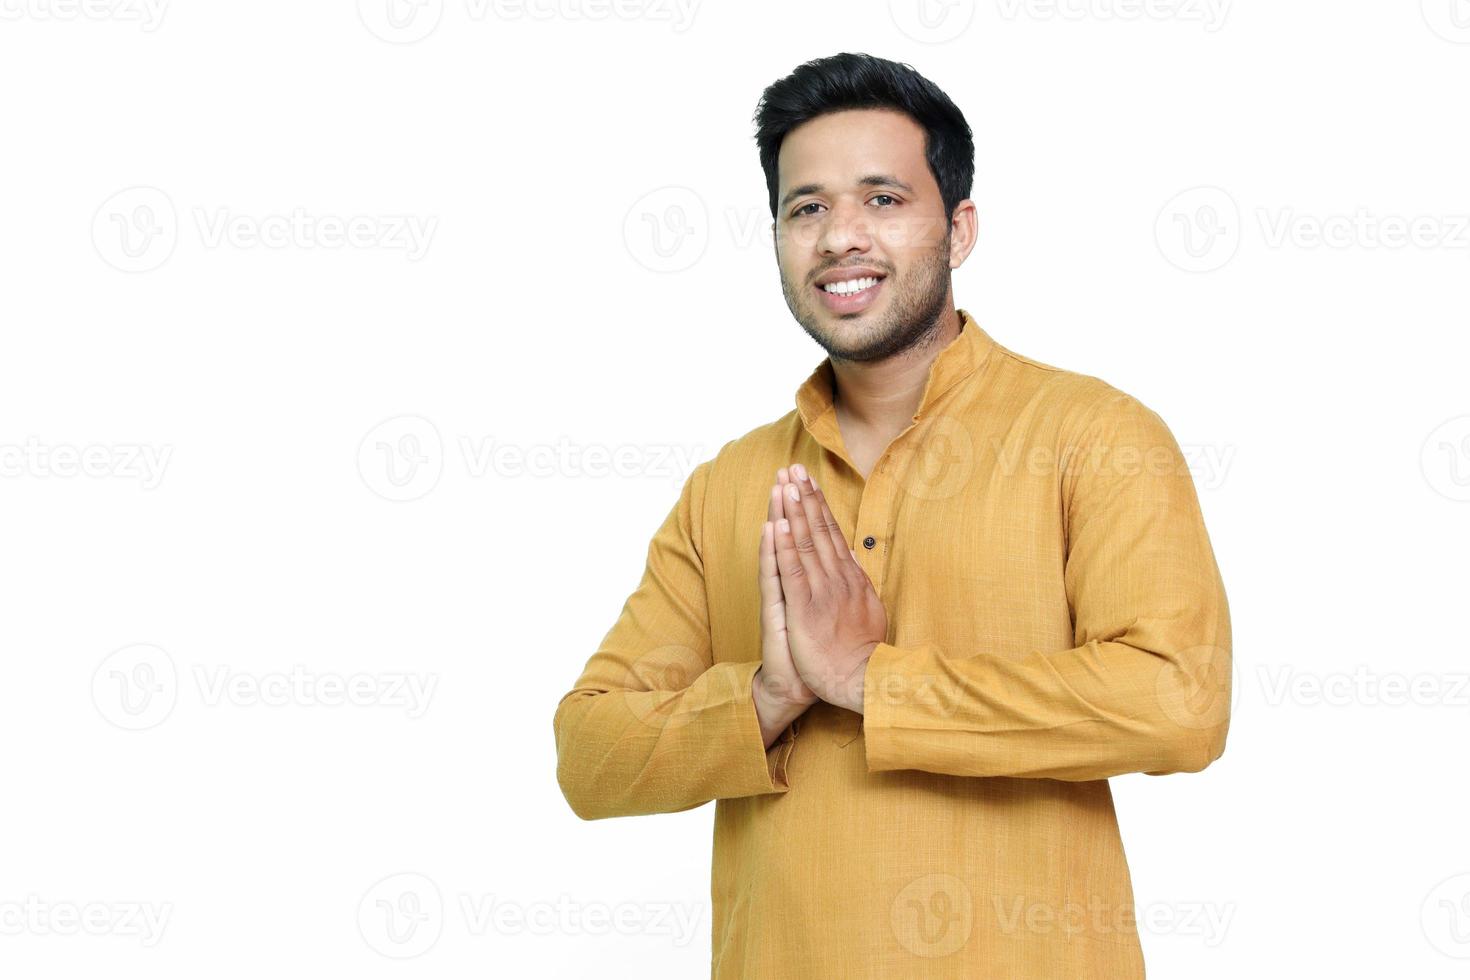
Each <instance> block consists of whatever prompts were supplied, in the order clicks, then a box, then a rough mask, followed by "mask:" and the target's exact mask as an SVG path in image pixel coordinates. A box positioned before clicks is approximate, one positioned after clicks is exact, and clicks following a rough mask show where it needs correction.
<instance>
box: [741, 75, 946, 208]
mask: <svg viewBox="0 0 1470 980" xmlns="http://www.w3.org/2000/svg"><path fill="white" fill-rule="evenodd" d="M882 108H887V109H896V110H898V111H899V112H903V113H907V114H908V115H909V117H910V118H912V119H913V120H914V121H915V122H916V123H918V124H919V125H920V126H922V127H924V154H925V156H926V157H927V158H928V161H929V170H930V171H931V172H932V173H933V174H934V180H935V182H936V183H937V184H939V194H940V197H941V198H942V199H943V200H944V213H945V214H946V215H947V216H950V217H953V215H954V209H955V207H956V206H958V205H959V203H960V202H961V201H963V200H964V199H965V198H967V197H969V196H970V185H971V183H972V182H973V180H974V178H975V138H974V135H973V134H972V133H971V132H970V125H969V123H967V122H965V117H964V114H963V113H961V112H960V110H959V107H957V106H956V105H955V104H954V102H953V101H951V99H950V97H949V96H948V95H945V94H944V91H943V90H942V89H941V88H939V86H937V85H935V84H934V83H933V82H931V81H929V79H927V78H925V77H924V76H923V75H920V74H919V73H918V72H917V71H915V70H914V69H913V67H911V66H910V65H905V64H902V63H900V62H897V61H889V60H887V59H886V58H877V57H874V56H873V55H869V54H858V53H852V52H843V53H841V54H834V55H830V56H828V57H826V58H817V59H815V60H813V61H808V62H806V63H805V64H803V65H800V66H799V67H797V69H796V70H795V71H793V72H792V73H791V74H789V75H787V76H786V77H785V78H782V79H780V80H778V81H775V82H772V83H771V84H770V85H768V86H767V87H766V90H765V91H764V92H762V93H761V99H760V103H759V104H758V105H757V106H756V110H755V117H754V122H755V125H756V133H755V141H756V145H757V146H759V148H760V157H761V169H763V170H764V171H765V172H766V188H767V190H768V191H769V192H770V197H771V217H772V218H775V217H776V193H777V185H778V183H779V177H778V174H777V173H776V159H777V156H778V155H779V154H780V152H781V141H782V140H783V139H785V138H786V134H787V133H789V132H791V130H793V129H795V128H796V127H797V126H800V125H801V124H802V123H804V122H806V121H808V120H810V119H815V118H816V117H817V116H820V115H824V114H826V113H829V112H837V111H840V110H843V109H882Z"/></svg>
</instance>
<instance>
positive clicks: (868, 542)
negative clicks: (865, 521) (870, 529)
mask: <svg viewBox="0 0 1470 980" xmlns="http://www.w3.org/2000/svg"><path fill="white" fill-rule="evenodd" d="M877 543H878V541H877V539H876V538H874V537H873V536H872V535H871V534H870V535H868V536H867V537H866V538H863V547H864V548H867V549H868V550H869V551H872V550H873V545H875V544H877Z"/></svg>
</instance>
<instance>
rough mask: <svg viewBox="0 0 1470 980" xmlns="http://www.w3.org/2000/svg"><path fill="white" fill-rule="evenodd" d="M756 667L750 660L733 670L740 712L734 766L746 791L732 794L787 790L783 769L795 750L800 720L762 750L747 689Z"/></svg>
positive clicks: (757, 665) (750, 696) (758, 724)
mask: <svg viewBox="0 0 1470 980" xmlns="http://www.w3.org/2000/svg"><path fill="white" fill-rule="evenodd" d="M760 666H761V662H760V661H759V660H751V661H746V662H744V663H741V664H739V665H738V666H737V667H736V670H735V678H736V684H737V701H738V703H739V713H740V731H739V752H738V753H737V755H738V759H737V766H738V768H739V772H740V777H739V782H740V784H741V785H742V786H748V787H749V789H748V790H747V791H746V792H743V793H739V794H732V795H739V796H754V795H756V794H759V793H781V792H785V791H786V790H788V789H790V788H791V784H790V782H788V780H787V778H786V766H787V763H788V762H789V761H790V759H791V753H792V752H793V751H795V749H796V732H797V728H798V726H799V724H800V721H801V719H800V718H798V719H796V720H795V721H793V722H792V723H791V724H789V725H787V726H786V727H785V728H784V729H783V730H782V731H781V734H780V735H777V736H776V740H775V741H774V742H772V743H771V745H770V748H767V747H766V745H765V739H763V738H762V737H761V722H760V716H759V715H757V714H756V711H755V696H754V694H753V693H752V692H751V689H750V686H751V681H752V679H753V678H754V677H755V672H756V671H757V670H759V669H760Z"/></svg>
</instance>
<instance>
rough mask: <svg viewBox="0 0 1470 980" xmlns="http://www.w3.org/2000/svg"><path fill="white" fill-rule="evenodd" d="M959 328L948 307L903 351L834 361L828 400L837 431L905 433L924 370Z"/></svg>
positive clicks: (916, 403)
mask: <svg viewBox="0 0 1470 980" xmlns="http://www.w3.org/2000/svg"><path fill="white" fill-rule="evenodd" d="M960 328H961V322H960V316H959V313H958V312H956V311H955V310H954V309H953V308H951V309H949V310H947V311H946V312H945V313H944V314H942V315H941V316H940V318H939V324H938V326H937V327H936V328H935V329H934V330H933V331H931V332H930V333H929V334H928V336H927V337H926V339H924V340H922V341H920V342H919V343H918V344H916V345H915V346H913V347H911V348H909V349H908V350H906V351H903V352H901V353H898V354H895V355H893V356H892V357H888V358H884V359H883V360H881V361H872V362H855V361H842V360H834V361H833V362H832V373H833V378H834V388H835V390H834V391H833V397H832V401H833V408H834V409H835V410H836V412H837V421H838V425H839V427H841V428H842V430H843V432H844V433H847V432H849V431H860V432H864V433H873V434H879V435H884V434H886V435H887V436H888V437H889V438H892V437H893V436H896V435H898V434H899V433H900V432H902V431H903V430H904V429H907V428H908V427H909V425H910V424H911V423H912V422H913V420H914V413H915V412H917V411H918V410H919V399H920V398H922V397H923V395H924V384H925V382H927V381H928V379H929V367H930V365H932V364H933V363H934V359H935V358H937V357H938V356H939V354H940V352H941V351H943V350H944V348H946V347H948V346H949V345H950V344H951V343H953V342H954V341H955V339H956V338H958V337H959V335H960ZM885 442H886V440H885Z"/></svg>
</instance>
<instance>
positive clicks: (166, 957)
mask: <svg viewBox="0 0 1470 980" xmlns="http://www.w3.org/2000/svg"><path fill="white" fill-rule="evenodd" d="M927 2H929V3H930V6H929V7H928V8H927V10H926V11H920V10H919V9H918V8H917V7H916V6H915V4H914V3H911V2H908V0H895V2H894V3H893V4H891V5H890V4H887V3H884V2H866V3H841V4H839V3H806V4H802V5H800V6H798V5H794V4H780V5H778V4H775V3H754V2H744V3H740V4H736V3H720V4H715V3H711V2H705V3H695V4H693V5H692V6H690V5H687V4H686V5H685V6H683V7H679V6H675V5H674V3H673V2H672V0H670V2H668V3H661V2H656V0H639V2H634V0H629V2H628V3H627V4H624V5H622V6H619V7H618V8H616V9H612V8H609V7H597V6H579V5H578V4H577V3H575V2H574V0H562V2H558V3H552V2H551V0H545V2H541V3H537V2H535V0H527V5H517V6H505V5H502V6H500V7H496V6H488V5H486V4H482V3H479V2H477V0H442V2H440V0H427V2H426V3H425V4H424V5H423V6H422V7H421V8H414V7H411V6H410V7H403V8H400V9H399V13H401V14H404V15H405V17H406V19H404V20H402V21H401V22H398V26H394V23H395V22H392V21H390V20H389V19H388V17H387V12H388V8H387V7H386V5H385V2H384V0H364V3H363V4H361V5H358V6H354V4H353V3H352V2H339V3H332V4H307V3H287V2H281V0H277V2H256V3H252V4H228V5H227V4H206V3H202V2H197V0H196V2H192V3H185V2H164V3H162V5H161V6H160V5H159V0H153V6H151V7H150V6H145V5H144V3H143V0H136V2H133V0H126V2H125V0H96V2H95V3H94V2H91V0H89V5H88V6H85V7H78V6H76V5H71V4H68V3H67V2H66V0H0V11H3V20H0V81H3V83H4V91H5V93H6V94H5V97H4V100H3V108H0V113H3V121H4V122H3V130H0V132H3V141H4V142H3V154H0V160H3V162H0V168H3V174H4V181H3V188H0V195H3V198H0V222H3V235H0V270H3V272H0V275H3V283H4V290H3V349H0V372H3V374H0V462H3V465H4V473H3V478H0V548H3V552H4V561H3V563H0V597H3V600H0V601H3V609H4V613H5V616H4V628H5V632H4V668H5V669H4V680H3V683H0V739H3V743H0V744H3V746H4V759H5V773H6V780H5V785H6V787H7V789H8V792H7V794H6V798H5V800H4V802H3V806H0V841H3V844H0V973H3V974H4V975H5V976H14V977H22V976H24V977H72V976H83V975H104V974H105V975H107V976H109V977H117V978H127V977H150V978H156V977H195V976H200V975H210V976H214V975H238V976H261V975H286V976H335V975H344V976H355V977H444V976H491V975H494V976H566V977H581V976H591V975H594V974H596V975H600V976H633V975H638V976H662V977H696V976H704V975H707V971H708V962H709V906H708V881H709V879H708V875H709V847H710V831H711V821H712V818H713V813H714V807H713V805H712V804H710V805H706V806H704V807H701V808H698V809H696V810H692V811H688V812H685V813H681V814H677V815H662V816H655V817H643V818H632V819H617V820H607V821H594V822H584V821H581V820H579V819H578V818H576V817H575V816H574V815H573V814H572V813H571V811H570V809H569V808H568V807H567V806H566V803H565V801H564V800H563V799H562V798H561V796H560V793H559V790H558V788H557V785H556V781H555V752H554V742H553V738H552V727H551V718H552V713H553V710H554V708H555V706H556V703H557V701H558V699H559V698H560V697H561V695H562V694H563V693H565V692H566V690H567V689H568V688H569V687H570V685H571V683H572V682H573V681H574V679H575V678H576V676H577V674H578V673H579V672H580V670H581V668H582V666H583V664H584V662H585V660H586V658H587V657H588V656H589V655H590V654H591V653H592V651H593V650H594V649H595V647H596V644H597V643H598V641H599V640H600V639H601V637H602V636H603V634H604V632H605V631H606V630H607V628H608V627H609V626H610V625H611V624H612V622H613V620H614V618H615V617H616V615H617V613H618V611H619V609H620V608H621V605H622V603H623V601H624V599H625V598H626V597H627V595H628V593H629V592H630V591H631V590H632V589H633V588H634V586H635V585H636V584H637V581H638V577H639V575H640V574H641V571H642V567H643V561H644V558H645V550H646V548H647V544H648V540H649V537H650V536H651V534H652V533H653V531H654V529H655V528H656V527H657V526H658V524H659V522H660V521H661V520H662V518H663V516H664V515H665V514H666V513H667V512H668V509H669V508H670V506H672V504H673V501H674V499H675V497H676V495H677V492H678V488H679V486H680V485H681V483H682V482H683V480H684V478H685V477H686V476H687V475H688V472H689V470H690V469H691V468H692V466H693V465H694V464H695V463H697V462H698V461H700V460H702V459H705V458H708V457H710V456H711V455H713V454H714V452H715V451H717V450H718V448H719V447H720V446H721V445H722V444H723V443H724V442H726V441H727V440H729V439H732V438H735V437H736V436H739V435H741V434H743V433H745V432H747V431H749V430H750V429H752V428H754V427H755V426H757V425H759V424H762V423H764V422H767V421H770V420H772V419H775V418H777V417H779V416H780V415H782V414H784V413H785V412H787V411H789V410H790V409H791V408H792V407H793V402H792V397H793V394H794V392H795V389H796V387H797V385H798V384H799V383H800V382H801V380H802V379H803V378H805V377H806V375H807V374H808V373H809V372H810V371H811V369H812V368H813V367H814V366H815V365H816V363H817V362H818V361H819V360H820V359H821V357H822V352H821V351H820V349H819V348H817V347H816V346H815V345H814V344H813V343H812V342H811V341H810V340H809V339H808V338H807V337H806V336H805V334H804V333H803V332H802V331H801V329H800V328H799V327H798V326H797V325H796V323H795V322H794V321H793V320H792V319H791V317H790V314H789V312H788V311H787V309H786V307H785V304H784V302H783V300H782V297H781V293H780V289H779V283H778V279H777V275H776V269H775V264H774V260H773V257H772V254H771V251H770V248H769V244H768V243H769V234H768V226H769V220H770V216H769V213H768V211H767V205H766V189H765V184H764V180H763V176H762V173H761V171H760V168H759V164H758V160H757V156H756V151H755V144H754V141H753V139H752V126H751V122H750V118H751V114H752V112H753V111H754V108H755V104H756V100H757V98H758V96H759V94H760V92H761V90H762V88H764V86H766V85H767V84H769V83H770V82H771V81H773V80H775V79H776V78H778V77H780V76H782V75H785V74H786V73H788V72H789V71H791V69H793V68H794V67H795V66H796V65H797V64H799V63H800V62H802V61H805V60H808V59H810V58H814V57H819V56H822V55H826V54H832V53H835V52H838V51H843V50H852V51H866V52H869V53H872V54H877V55H881V56H884V57H888V58H892V59H895V60H899V61H904V62H907V63H909V64H912V65H913V66H914V67H916V68H917V69H918V70H920V71H921V72H923V73H924V74H925V75H927V76H928V77H929V78H931V79H932V80H933V81H935V82H936V83H937V84H938V85H940V86H941V87H942V88H944V89H945V90H946V91H947V92H948V93H949V94H950V95H951V96H952V97H953V98H954V100H955V101H956V102H957V103H958V105H959V106H960V107H961V108H962V110H963V111H964V112H965V114H966V116H967V118H968V119H969V122H970V124H971V126H972V127H973V129H974V131H975V135H976V143H977V177H976V183H975V188H974V194H973V198H974V200H975V201H976V202H977V206H978V209H979V214H980V231H981V237H980V241H979V244H978V246H977V248H976V249H975V251H974V252H973V254H972V255H971V256H970V258H969V261H968V262H967V263H966V264H965V266H964V267H963V268H962V269H961V270H959V271H958V272H957V273H956V275H955V280H954V281H955V286H956V299H957V302H958V305H960V306H961V307H963V308H965V309H968V310H969V311H971V312H972V313H973V314H975V316H976V317H977V318H978V319H979V321H980V323H981V324H982V325H983V326H984V327H985V329H986V330H987V331H988V332H989V333H990V334H991V335H992V336H993V337H994V338H995V339H996V340H998V341H999V342H1000V343H1002V344H1004V345H1006V346H1008V347H1010V348H1011V349H1013V350H1016V351H1018V352H1020V353H1022V354H1025V355H1027V356H1030V357H1033V358H1036V359H1039V360H1042V361H1044V362H1047V363H1051V364H1056V365H1059V366H1062V367H1065V368H1068V369H1071V370H1077V371H1081V372H1084V373H1087V374H1092V375H1096V376H1098V377H1101V378H1103V379H1105V380H1107V381H1108V382H1110V383H1111V384H1113V385H1115V386H1117V387H1119V388H1121V389H1122V390H1124V391H1127V392H1129V393H1131V394H1133V395H1135V396H1136V397H1138V398H1139V399H1141V400H1142V401H1143V402H1144V403H1145V404H1147V405H1148V406H1149V407H1151V408H1153V409H1155V410H1156V411H1158V412H1159V413H1160V414H1161V415H1162V416H1163V417H1164V419H1165V420H1166V421H1167V422H1168V424H1169V425H1170V427H1171V429H1172V431H1173V432H1174V434H1175V436H1176V437H1177V439H1178V441H1179V442H1180V443H1181V445H1183V446H1184V447H1185V449H1186V451H1187V452H1189V453H1190V454H1191V458H1192V459H1194V460H1197V462H1198V465H1197V468H1196V469H1195V479H1196V484H1197V486H1198V488H1199V492H1200V498H1201V502H1202V505H1203V507H1204V510H1205V517H1206V521H1207V524H1208V526H1209V529H1210V533H1211V537H1212V540H1213V542H1214V546H1215V549H1216V553H1217V557H1218V560H1219V563H1220V566H1221V570H1222V573H1223V575H1224V579H1225V583H1226V588H1227V592H1228V594H1229V597H1230V600H1231V611H1232V621H1233V626H1234V632H1235V659H1236V675H1235V697H1236V700H1235V707H1234V716H1233V722H1232V726H1231V734H1230V737H1229V744H1228V748H1227V750H1226V753H1225V755H1224V756H1223V757H1222V758H1221V759H1220V760H1219V761H1217V762H1216V763H1214V765H1212V766H1211V767H1210V768H1209V769H1207V770H1205V771H1204V772H1203V773H1199V774H1192V775H1183V774H1181V775H1177V776H1171V777H1162V778H1146V777H1143V776H1139V775H1133V776H1127V777H1122V778H1118V779H1116V780H1114V781H1113V788H1114V792H1115V794H1116V798H1117V804H1118V811H1119V819H1120V822H1121V825H1122V828H1123V835H1124V841H1125V844H1126V847H1127V851H1128V857H1129V860H1130V863H1131V867H1132V873H1133V881H1134V887H1135V897H1136V899H1137V902H1138V908H1139V912H1140V917H1141V919H1142V920H1143V921H1142V923H1141V925H1140V932H1141V934H1142V940H1143V943H1144V949H1145V955H1146V958H1147V961H1148V965H1149V975H1150V976H1151V977H1158V978H1163V980H1167V978H1190V980H1205V978H1239V977H1286V976H1298V975H1309V976H1365V977H1378V976H1387V975H1390V974H1392V975H1403V976H1414V977H1417V978H1438V977H1460V976H1463V975H1464V971H1465V969H1466V966H1467V958H1470V843H1467V837H1466V835H1465V834H1464V824H1465V814H1466V804H1467V802H1470V793H1467V789H1466V785H1467V784H1466V781H1465V779H1464V772H1465V767H1464V746H1465V743H1466V734H1467V719H1470V692H1467V688H1466V684H1465V681H1466V672H1467V669H1470V668H1467V663H1466V656H1465V655H1466V640H1465V630H1464V626H1465V604H1464V603H1465V595H1466V576H1465V570H1464V560H1463V556H1464V554H1465V552H1466V547H1467V544H1470V532H1467V523H1470V522H1467V519H1470V501H1467V498H1470V389H1467V385H1466V383H1465V382H1466V373H1465V365H1466V363H1467V362H1470V341H1467V340H1466V335H1467V332H1466V327H1467V315H1466V304H1465V299H1466V285H1467V281H1470V228H1467V222H1470V217H1467V215H1470V195H1467V194H1466V184H1465V179H1464V175H1465V172H1466V169H1465V168H1466V160H1467V158H1470V131H1467V129H1466V127H1465V124H1464V123H1465V115H1464V106H1465V103H1464V96H1465V93H1466V91H1470V4H1466V3H1465V2H1464V0H1426V2H1425V4H1424V6H1423V8H1422V9H1421V7H1420V5H1419V4H1418V2H1417V0H1414V2H1407V0H1406V2H1396V3H1392V4H1390V3H1366V2H1337V3H1329V2H1326V0H1319V2H1299V3H1289V4H1288V3H1265V2H1259V0H1257V2H1254V3H1244V2H1241V3H1234V4H1224V5H1222V4H1221V3H1220V2H1218V0H1216V2H1213V3H1209V2H1206V0H1149V3H1148V5H1147V6H1144V5H1143V4H1142V3H1139V4H1138V5H1137V6H1132V5H1130V4H1129V2H1128V0H1062V3H1061V6H1060V7H1059V6H1056V5H1054V4H1045V3H1042V2H1039V0H1038V2H1021V0H957V2H955V0H951V2H950V3H949V5H948V6H945V5H943V4H940V3H936V2H933V0H927ZM1456 3H1458V7H1456V6H1455V4H1456ZM921 13H924V14H925V16H924V17H921V16H920V14H921ZM1200 188H1203V189H1202V190H1201V189H1200ZM293 215H295V216H296V218H295V220H294V222H293V220H292V216H293ZM349 223H350V226H351V229H352V235H353V238H352V240H351V241H348V242H343V241H341V235H342V231H343V228H344V227H346V226H347V225H348V224H349ZM655 227H658V228H659V231H658V235H657V236H655V234H654V231H653V229H654V228H655ZM413 228H417V229H418V237H417V238H416V239H415V238H412V237H410V236H409V235H408V234H407V232H406V231H405V229H413ZM1406 229H1408V230H1409V234H1407V235H1406V231H1405V230H1406ZM334 235H336V236H337V237H335V238H334V237H333V236H334ZM1186 236H1189V237H1186ZM1406 237H1408V238H1409V240H1408V241H1407V242H1406V241H1405V240H1404V239H1405V238H1406ZM262 239H264V240H262ZM614 451H617V452H618V453H619V455H617V456H616V459H617V460H619V461H620V465H619V466H618V467H617V469H616V471H614V472H609V469H608V457H609V455H610V454H612V453H614ZM599 454H601V455H599ZM150 671H151V673H150ZM298 682H299V683H298ZM410 682H411V683H413V684H419V685H422V686H421V687H420V688H418V689H417V690H418V694H419V696H418V697H417V698H415V696H414V695H413V693H412V692H413V691H414V690H415V688H412V687H410V686H409V684H410ZM333 684H337V685H341V686H344V687H346V689H347V690H349V691H351V692H352V696H351V697H350V698H348V699H346V701H345V703H324V702H326V701H330V700H332V697H331V696H332V694H333V693H334V689H333V687H332V685H333ZM357 685H360V686H357ZM337 693H339V694H340V691H338V692H337ZM400 875H403V876H407V877H398V876H400ZM415 876H422V877H415ZM405 896H408V898H407V900H406V901H407V902H409V903H411V902H412V901H413V900H414V898H415V897H416V898H417V899H418V900H419V901H420V905H419V911H420V913H421V915H420V918H419V920H418V928H417V929H416V930H415V931H414V932H413V933H411V934H410V933H407V932H404V933H399V934H395V935H388V934H386V933H385V932H384V931H383V929H382V926H381V923H382V922H384V921H386V920H385V913H384V907H385V906H384V905H382V904H380V903H388V904H389V905H393V904H394V903H395V902H396V903H397V905H396V908H398V909H399V911H400V912H412V911H413V909H412V908H411V905H409V904H405V898H404V897H405ZM436 902H439V903H441V904H440V905H438V906H436V904H435V903H436ZM140 913H147V914H149V915H152V916H154V917H155V920H156V921H155V922H154V924H153V925H152V926H150V925H149V921H148V920H147V919H146V918H139V917H138V916H139V915H140ZM599 915H602V916H606V917H611V920H612V923H613V925H611V926H608V925H599V923H600V921H601V920H600V919H599V918H598V916H599ZM69 916H70V917H80V918H85V919H86V920H87V921H88V922H89V923H91V929H90V930H89V929H84V928H82V927H80V926H79V925H78V924H77V922H76V921H75V918H69ZM1456 917H1457V918H1456ZM681 920H682V921H683V922H684V923H685V924H682V925H681V924H680V923H681ZM94 932H95V934H93V933H94ZM405 954H417V955H414V956H412V957H410V958H402V959H400V958H397V957H402V956H404V955H405Z"/></svg>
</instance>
